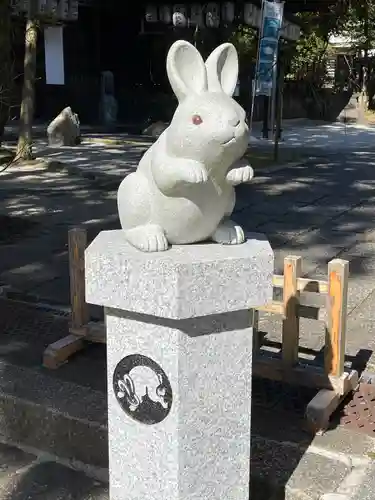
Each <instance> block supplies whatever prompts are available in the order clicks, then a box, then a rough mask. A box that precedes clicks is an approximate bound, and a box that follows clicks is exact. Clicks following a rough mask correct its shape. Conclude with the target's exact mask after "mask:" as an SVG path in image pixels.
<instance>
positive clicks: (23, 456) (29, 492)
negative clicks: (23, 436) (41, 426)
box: [0, 443, 109, 500]
mask: <svg viewBox="0 0 375 500" xmlns="http://www.w3.org/2000/svg"><path fill="white" fill-rule="evenodd" d="M0 463H1V465H0V500H26V499H30V500H108V499H109V494H108V485H107V484H105V483H101V482H99V481H97V480H96V479H91V478H89V477H88V476H87V475H86V474H84V473H83V472H81V471H77V470H73V469H71V468H69V467H66V466H63V465H60V464H58V463H56V462H54V461H51V460H49V459H48V458H46V457H43V456H42V457H37V456H36V455H33V454H31V453H26V452H24V451H21V450H20V449H18V448H15V447H13V446H9V445H5V444H1V443H0Z"/></svg>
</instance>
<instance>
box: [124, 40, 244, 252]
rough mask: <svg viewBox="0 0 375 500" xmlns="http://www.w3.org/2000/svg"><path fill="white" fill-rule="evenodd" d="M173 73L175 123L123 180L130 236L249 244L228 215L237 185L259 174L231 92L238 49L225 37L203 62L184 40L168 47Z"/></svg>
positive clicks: (152, 243)
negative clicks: (252, 163)
mask: <svg viewBox="0 0 375 500" xmlns="http://www.w3.org/2000/svg"><path fill="white" fill-rule="evenodd" d="M167 72H168V78H169V81H170V83H171V86H172V88H173V91H174V93H175V94H176V96H177V98H178V101H179V105H178V107H177V110H176V112H175V114H174V116H173V119H172V122H171V124H170V126H169V127H168V128H167V129H166V130H165V131H164V132H163V134H162V135H161V136H160V137H159V139H158V140H157V141H156V142H155V143H154V144H153V145H152V146H151V148H150V149H149V150H148V151H147V152H146V153H145V155H144V156H143V158H142V160H141V161H140V163H139V165H138V168H137V171H136V172H134V173H132V174H130V175H128V176H127V177H126V178H125V179H124V180H123V181H122V183H121V185H120V187H119V190H118V196H117V201H118V210H119V217H120V222H121V226H122V228H123V230H124V232H125V237H126V239H127V240H128V242H129V243H130V244H131V245H133V246H134V247H136V248H138V249H139V250H142V251H145V252H156V251H163V250H167V248H168V244H188V243H196V242H200V241H204V240H212V241H214V242H217V243H222V244H228V245H236V244H240V243H243V242H244V241H245V236H244V232H243V230H242V228H241V227H240V226H238V225H237V224H235V223H234V222H232V221H231V220H230V218H229V217H230V215H231V213H232V211H233V208H234V204H235V191H234V187H233V186H235V185H237V184H241V183H244V182H249V181H250V180H251V179H252V177H253V174H254V173H253V169H252V168H251V166H250V165H249V164H248V162H247V161H246V160H244V159H242V157H243V156H244V154H245V152H246V150H247V147H248V141H249V130H248V126H247V124H246V122H245V118H246V114H245V111H244V110H243V109H242V108H241V106H240V105H239V104H237V103H236V101H235V100H234V99H232V95H233V93H234V90H235V87H236V83H237V78H238V55H237V51H236V49H235V47H234V46H233V45H232V44H230V43H224V44H223V45H220V46H219V47H217V48H216V49H215V50H214V51H213V52H212V54H211V55H210V56H209V57H208V59H207V61H206V63H204V61H203V59H202V57H201V55H200V53H199V52H198V51H197V49H196V48H195V47H194V46H193V45H191V44H190V43H188V42H186V41H183V40H180V41H177V42H175V43H174V44H173V45H172V47H171V48H170V50H169V53H168V56H167Z"/></svg>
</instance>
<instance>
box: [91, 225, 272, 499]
mask: <svg viewBox="0 0 375 500" xmlns="http://www.w3.org/2000/svg"><path fill="white" fill-rule="evenodd" d="M251 238H252V239H251V240H249V241H247V242H246V243H244V244H243V245H238V246H221V245H217V244H213V243H207V244H199V245H187V246H176V247H173V248H171V249H170V250H168V251H166V252H160V253H152V254H147V253H142V252H140V251H139V250H136V249H135V248H133V247H131V246H130V245H129V244H128V243H127V242H126V240H125V238H124V236H123V233H122V232H121V231H108V232H102V233H100V234H99V236H98V237H97V238H96V239H95V240H94V241H93V243H92V244H91V245H90V246H89V248H88V249H87V251H86V296H87V301H88V302H89V303H92V304H97V305H101V306H104V307H105V315H106V327H107V349H108V354H107V356H108V358H107V361H108V426H109V427H108V428H109V471H110V495H111V500H125V499H126V500H145V499H147V500H180V499H181V500H187V499H189V500H204V499H207V500H223V499H225V500H248V499H249V474H250V471H249V470H250V411H251V358H252V329H251V328H250V327H249V325H250V313H249V308H251V307H252V306H258V305H261V304H264V303H266V302H268V301H270V300H271V299H272V273H273V252H272V250H271V248H270V245H269V243H268V241H267V240H266V239H264V237H263V236H262V235H251Z"/></svg>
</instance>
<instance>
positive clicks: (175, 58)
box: [167, 40, 207, 101]
mask: <svg viewBox="0 0 375 500" xmlns="http://www.w3.org/2000/svg"><path fill="white" fill-rule="evenodd" d="M167 74H168V78H169V81H170V84H171V86H172V89H173V92H174V93H175V94H176V97H177V99H178V100H179V101H182V100H183V99H185V97H186V96H188V95H189V94H192V93H196V94H199V93H201V92H203V91H205V90H207V73H206V66H205V64H204V61H203V59H202V56H201V55H200V53H199V52H198V50H197V49H196V48H195V47H194V46H193V45H191V44H190V43H189V42H186V41H185V40H179V41H177V42H175V43H174V44H173V45H172V47H171V48H170V49H169V52H168V56H167Z"/></svg>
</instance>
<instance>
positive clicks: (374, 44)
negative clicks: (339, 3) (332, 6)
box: [342, 0, 375, 50]
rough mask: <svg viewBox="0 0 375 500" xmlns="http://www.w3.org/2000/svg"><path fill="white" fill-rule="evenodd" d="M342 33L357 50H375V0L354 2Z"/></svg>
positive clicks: (348, 12)
mask: <svg viewBox="0 0 375 500" xmlns="http://www.w3.org/2000/svg"><path fill="white" fill-rule="evenodd" d="M342 33H343V34H344V35H346V36H348V37H349V38H350V39H351V41H352V46H353V48H354V49H355V50H361V49H372V48H375V0H366V1H363V2H360V1H352V2H351V5H350V7H349V9H348V11H347V16H346V19H345V23H344V26H343V30H342Z"/></svg>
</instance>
